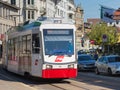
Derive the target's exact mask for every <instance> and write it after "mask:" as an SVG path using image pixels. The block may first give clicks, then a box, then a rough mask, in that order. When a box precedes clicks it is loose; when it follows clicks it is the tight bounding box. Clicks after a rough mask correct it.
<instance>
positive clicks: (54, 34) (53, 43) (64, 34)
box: [43, 29, 74, 55]
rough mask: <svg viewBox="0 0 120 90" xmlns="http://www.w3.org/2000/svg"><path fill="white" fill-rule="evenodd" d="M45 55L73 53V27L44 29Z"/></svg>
mask: <svg viewBox="0 0 120 90" xmlns="http://www.w3.org/2000/svg"><path fill="white" fill-rule="evenodd" d="M43 36H44V46H45V55H72V54H73V53H74V39H73V29H69V30H68V29H65V30H63V29H44V30H43Z"/></svg>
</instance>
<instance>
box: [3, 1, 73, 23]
mask: <svg viewBox="0 0 120 90" xmlns="http://www.w3.org/2000/svg"><path fill="white" fill-rule="evenodd" d="M3 1H7V2H8V3H10V4H11V5H14V6H17V7H19V8H20V10H19V16H18V21H19V23H23V22H25V21H28V20H36V19H37V18H38V17H41V16H46V17H63V18H66V19H73V18H74V10H75V5H74V0H3Z"/></svg>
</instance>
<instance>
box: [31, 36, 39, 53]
mask: <svg viewBox="0 0 120 90" xmlns="http://www.w3.org/2000/svg"><path fill="white" fill-rule="evenodd" d="M32 51H33V53H39V52H40V40H39V34H33V35H32Z"/></svg>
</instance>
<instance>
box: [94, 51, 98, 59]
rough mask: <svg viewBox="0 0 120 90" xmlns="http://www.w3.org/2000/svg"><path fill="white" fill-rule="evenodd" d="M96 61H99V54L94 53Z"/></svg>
mask: <svg viewBox="0 0 120 90" xmlns="http://www.w3.org/2000/svg"><path fill="white" fill-rule="evenodd" d="M94 59H95V60H97V59H98V53H97V52H95V53H94Z"/></svg>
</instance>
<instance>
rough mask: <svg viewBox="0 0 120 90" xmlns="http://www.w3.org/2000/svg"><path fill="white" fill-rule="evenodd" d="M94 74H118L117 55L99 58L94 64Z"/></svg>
mask: <svg viewBox="0 0 120 90" xmlns="http://www.w3.org/2000/svg"><path fill="white" fill-rule="evenodd" d="M95 66H96V69H95V72H96V74H100V73H107V74H109V75H112V74H120V56H118V55H107V56H101V57H100V58H99V59H98V60H97V61H96V63H95Z"/></svg>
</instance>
